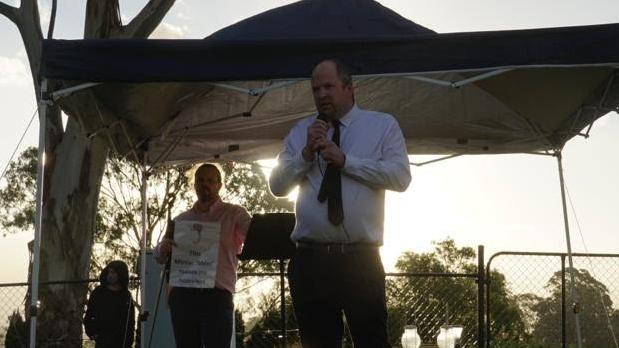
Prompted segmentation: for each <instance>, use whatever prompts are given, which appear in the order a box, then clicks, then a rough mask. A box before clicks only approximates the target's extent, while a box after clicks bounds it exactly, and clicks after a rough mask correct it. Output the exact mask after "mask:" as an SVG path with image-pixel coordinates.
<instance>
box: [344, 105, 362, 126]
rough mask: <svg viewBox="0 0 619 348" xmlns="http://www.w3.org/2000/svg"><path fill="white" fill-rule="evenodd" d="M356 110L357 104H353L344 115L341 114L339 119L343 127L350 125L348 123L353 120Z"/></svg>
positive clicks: (357, 109)
mask: <svg viewBox="0 0 619 348" xmlns="http://www.w3.org/2000/svg"><path fill="white" fill-rule="evenodd" d="M358 111H359V108H358V107H357V104H353V106H352V108H350V110H349V111H348V112H347V113H346V115H344V116H342V117H341V118H340V119H339V121H340V123H341V124H342V125H343V126H344V127H348V126H350V124H351V123H352V121H353V120H354V118H355V115H356V114H357V112H358Z"/></svg>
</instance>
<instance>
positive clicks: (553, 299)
mask: <svg viewBox="0 0 619 348" xmlns="http://www.w3.org/2000/svg"><path fill="white" fill-rule="evenodd" d="M573 271H574V279H575V289H576V293H577V294H578V299H579V304H580V308H581V310H580V314H579V317H580V325H581V332H582V341H583V347H588V348H593V347H613V346H615V342H614V340H613V337H612V335H611V330H610V329H609V324H610V326H612V328H613V330H614V332H615V333H618V332H619V311H617V310H616V309H614V308H613V301H612V299H611V297H610V294H609V291H608V288H607V287H606V285H604V284H603V283H602V282H600V281H599V280H597V279H595V277H593V276H592V275H591V273H589V271H587V270H585V269H574V270H573ZM569 279H570V277H569V268H568V269H567V270H566V284H565V298H566V308H565V313H566V323H565V324H566V325H565V327H566V334H567V337H566V338H567V343H568V344H575V343H576V330H575V319H574V317H575V316H574V314H573V313H574V312H573V310H574V306H573V304H572V303H571V300H570V298H571V297H570V290H569V289H570V280H569ZM561 283H562V273H561V271H557V272H555V273H554V274H553V276H552V277H551V278H550V279H549V280H548V283H547V284H546V287H545V289H546V290H547V291H548V293H549V295H548V296H546V297H536V298H535V300H534V301H533V302H532V304H531V305H530V308H531V309H532V310H533V311H534V313H535V316H536V317H537V320H535V322H534V324H533V328H532V336H533V341H534V342H536V343H539V344H542V345H545V346H558V345H560V343H561V322H562V319H561V308H562V304H561V297H562V286H561Z"/></svg>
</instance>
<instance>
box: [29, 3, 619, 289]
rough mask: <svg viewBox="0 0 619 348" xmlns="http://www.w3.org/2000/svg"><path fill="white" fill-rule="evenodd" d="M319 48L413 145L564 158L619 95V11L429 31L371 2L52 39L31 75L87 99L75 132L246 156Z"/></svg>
mask: <svg viewBox="0 0 619 348" xmlns="http://www.w3.org/2000/svg"><path fill="white" fill-rule="evenodd" d="M329 57H337V58H339V59H341V60H343V61H345V62H347V63H348V64H349V65H350V66H351V67H352V69H353V72H354V74H355V89H356V101H357V103H358V104H359V105H360V106H361V107H363V108H368V109H374V110H380V111H385V112H388V113H391V114H393V115H394V116H395V117H396V118H397V119H398V121H399V122H400V125H401V127H402V130H403V133H404V136H405V138H406V140H407V146H408V151H409V153H411V154H444V155H448V156H451V155H460V154H498V153H547V154H555V155H556V156H557V158H559V168H561V167H560V151H561V149H562V148H563V146H564V144H565V143H566V142H567V141H568V140H569V139H571V138H572V137H574V136H576V135H578V134H581V135H586V134H587V133H588V130H589V129H590V126H591V125H592V124H593V122H594V121H595V120H596V119H598V118H599V117H601V116H603V115H604V114H606V113H608V112H610V111H616V110H617V106H618V105H619V85H618V84H617V82H616V80H615V75H616V74H617V64H619V24H608V25H595V26H583V27H565V28H550V29H533V30H515V31H493V32H473V33H451V34H437V33H435V32H433V31H431V30H429V29H427V28H424V27H422V26H419V25H417V24H415V23H413V22H411V21H409V20H407V19H405V18H403V17H401V16H400V15H398V14H397V13H395V12H393V11H391V10H389V9H387V8H385V7H383V6H381V5H380V4H378V3H376V2H374V1H372V0H339V1H333V0H306V1H300V2H297V3H294V4H291V5H288V6H283V7H280V8H277V9H274V10H271V11H267V12H265V13H262V14H259V15H257V16H254V17H251V18H249V19H246V20H244V21H241V22H239V23H237V24H235V25H232V26H230V27H227V28H225V29H223V30H220V31H218V32H216V33H215V34H213V35H211V36H209V37H207V38H206V39H204V40H47V41H44V44H43V56H42V63H41V76H42V77H44V78H45V79H53V80H57V81H62V82H63V84H64V85H65V86H67V89H63V90H59V91H52V93H51V94H50V95H49V97H50V99H52V100H53V101H55V102H56V103H58V104H59V105H60V106H62V105H63V102H64V101H65V100H67V99H68V98H72V96H73V95H74V94H75V93H89V94H90V95H91V96H92V97H93V98H95V100H96V101H97V104H98V105H99V106H100V108H99V111H100V116H101V117H99V118H97V119H80V120H79V121H80V122H81V123H82V125H83V127H84V130H85V131H86V132H87V133H89V134H91V135H93V136H106V137H109V140H110V143H111V144H112V146H113V147H114V148H115V150H117V151H119V152H120V153H122V154H127V155H128V156H130V157H129V158H136V159H140V160H141V159H143V158H145V161H146V162H145V164H148V165H161V164H173V163H181V162H191V161H200V160H209V159H217V158H222V159H226V158H229V159H235V160H241V161H251V160H255V159H259V158H267V157H273V156H274V155H275V154H276V153H277V151H278V150H279V149H280V147H281V140H282V139H283V137H284V136H285V135H286V133H287V131H288V130H289V129H290V127H291V126H292V125H293V124H294V123H295V122H296V121H297V120H299V119H300V118H303V117H305V116H308V115H311V114H313V113H314V112H315V111H314V106H313V101H312V96H311V89H310V87H309V80H308V77H309V75H310V73H311V69H312V67H313V66H314V65H315V63H317V62H318V61H319V60H321V59H324V58H329ZM70 116H71V115H70ZM564 213H565V209H564ZM566 219H567V217H566ZM39 230H40V229H39ZM567 231H568V230H567V222H566V233H567ZM568 237H569V234H568ZM568 240H569V239H568ZM568 250H569V245H568ZM35 269H38V268H37V265H35ZM33 297H34V296H33ZM34 300H36V299H34Z"/></svg>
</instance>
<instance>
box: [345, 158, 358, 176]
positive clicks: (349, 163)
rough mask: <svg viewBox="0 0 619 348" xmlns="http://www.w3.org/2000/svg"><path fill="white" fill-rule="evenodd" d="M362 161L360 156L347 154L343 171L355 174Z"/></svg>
mask: <svg viewBox="0 0 619 348" xmlns="http://www.w3.org/2000/svg"><path fill="white" fill-rule="evenodd" d="M360 163H361V159H360V158H358V157H355V156H352V155H349V154H346V160H345V161H344V167H343V168H342V172H343V173H347V174H354V173H355V169H356V168H359V165H360Z"/></svg>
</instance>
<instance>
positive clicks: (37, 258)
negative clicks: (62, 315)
mask: <svg viewBox="0 0 619 348" xmlns="http://www.w3.org/2000/svg"><path fill="white" fill-rule="evenodd" d="M46 93H47V79H43V80H42V81H41V97H40V99H39V154H38V157H37V158H38V162H37V196H36V215H35V222H34V250H33V256H32V275H31V279H30V286H31V288H30V307H29V310H28V313H26V315H27V316H29V317H30V336H29V339H28V343H29V344H28V346H29V347H30V348H34V347H35V346H36V336H37V315H38V310H39V304H38V303H39V269H40V263H41V229H42V227H43V188H44V185H43V182H44V178H45V127H46V121H47V106H46V101H45V100H43V97H44V95H45V94H46Z"/></svg>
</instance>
